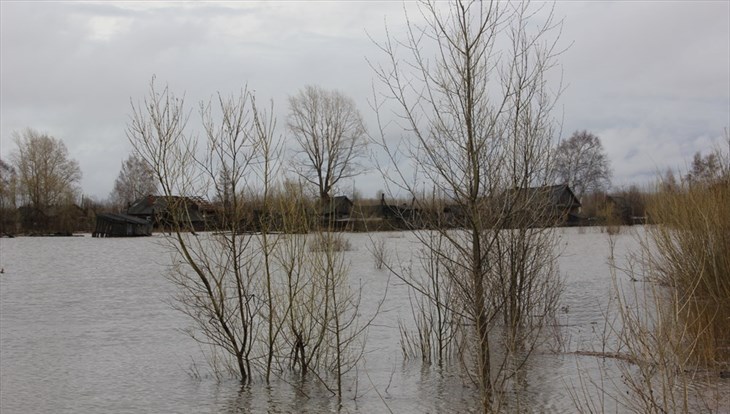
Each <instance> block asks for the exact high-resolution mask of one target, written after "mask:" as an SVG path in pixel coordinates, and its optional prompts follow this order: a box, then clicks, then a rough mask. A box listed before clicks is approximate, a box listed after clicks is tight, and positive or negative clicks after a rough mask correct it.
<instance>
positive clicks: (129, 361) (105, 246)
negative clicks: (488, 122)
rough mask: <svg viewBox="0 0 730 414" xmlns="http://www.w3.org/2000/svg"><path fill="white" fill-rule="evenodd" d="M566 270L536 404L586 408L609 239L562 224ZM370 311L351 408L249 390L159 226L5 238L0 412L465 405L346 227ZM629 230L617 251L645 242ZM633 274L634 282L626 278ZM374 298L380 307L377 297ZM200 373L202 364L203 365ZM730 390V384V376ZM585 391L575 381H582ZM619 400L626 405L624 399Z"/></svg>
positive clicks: (462, 389)
mask: <svg viewBox="0 0 730 414" xmlns="http://www.w3.org/2000/svg"><path fill="white" fill-rule="evenodd" d="M557 231H558V232H559V234H560V248H561V252H562V254H561V257H560V259H559V267H560V271H561V273H562V275H563V276H564V278H565V291H564V294H563V296H562V311H561V316H560V325H561V329H562V332H563V349H562V352H560V353H541V354H538V355H535V356H534V358H533V359H532V361H531V363H530V367H529V368H528V374H527V376H526V379H525V381H526V383H527V385H526V387H525V392H526V393H528V394H529V396H528V398H526V401H529V406H527V407H524V410H525V411H527V412H556V413H557V412H574V411H575V410H576V409H575V407H574V404H573V402H572V399H571V397H570V394H569V389H570V388H571V387H575V386H576V384H578V382H579V376H578V371H579V369H578V367H581V369H583V370H588V371H590V370H591V369H594V368H592V367H595V366H596V364H597V362H596V358H595V357H579V356H576V355H575V354H573V353H571V352H573V351H575V350H593V349H594V348H595V346H596V344H597V343H600V337H601V329H602V326H603V325H604V321H605V317H604V314H605V312H606V309H607V304H608V300H609V297H610V295H611V293H610V292H611V286H612V282H611V277H610V272H609V267H608V265H607V257H608V254H609V247H608V239H607V236H606V235H605V234H603V233H601V232H600V231H599V229H598V228H592V229H583V230H579V229H559V230H557ZM345 236H346V237H347V238H348V239H349V240H350V244H351V246H352V249H351V250H350V251H348V252H346V253H345V255H346V260H347V261H348V262H349V263H350V269H351V276H350V277H351V280H352V281H353V284H356V285H360V284H362V286H363V287H364V288H363V300H362V303H363V307H364V308H363V312H362V313H363V314H365V315H367V314H369V313H370V312H374V307H375V305H376V304H377V303H378V301H379V299H380V298H382V297H383V295H384V292H385V289H386V286H388V292H387V296H386V300H385V303H384V304H383V306H382V308H381V311H380V313H379V314H378V315H377V317H376V319H375V320H374V322H373V325H372V326H371V327H370V329H369V331H368V334H367V342H366V352H365V357H364V360H363V363H362V364H361V366H360V367H359V368H358V370H357V373H356V375H355V379H354V380H353V381H349V382H348V389H347V390H346V394H345V396H344V401H343V403H342V406H339V405H338V403H337V401H336V399H335V398H333V397H332V395H331V394H330V393H329V392H327V391H326V390H324V389H321V387H318V386H317V385H316V384H303V385H301V386H297V385H296V384H294V385H292V384H290V381H291V378H281V379H274V380H273V381H272V383H271V384H270V385H268V386H267V385H265V383H264V381H263V380H262V379H256V378H255V379H254V381H253V384H252V385H250V386H247V387H242V386H241V385H240V383H239V382H238V381H236V380H235V379H230V378H223V379H216V378H215V377H213V376H211V375H209V374H207V373H206V372H207V371H206V368H205V366H206V362H205V359H204V357H203V356H202V354H201V349H200V347H199V345H198V344H197V343H195V342H194V341H193V340H191V339H190V338H189V337H188V336H187V335H186V334H185V333H183V332H181V330H182V329H184V328H186V327H189V326H190V321H189V320H188V319H187V317H186V316H185V315H183V314H181V313H180V312H178V311H176V310H174V309H172V307H171V305H170V304H169V301H170V299H171V297H172V295H173V294H174V293H175V292H174V286H172V285H171V283H170V281H169V280H168V279H166V278H165V277H164V272H165V269H166V266H167V265H169V261H170V255H169V254H168V251H167V248H166V247H165V244H164V243H163V238H162V237H161V236H159V235H157V236H153V237H150V238H134V239H124V238H121V239H111V238H110V239H95V238H91V237H90V236H89V235H86V236H85V237H73V238H15V239H0V266H2V267H3V268H4V274H2V275H0V412H1V413H3V414H10V413H79V412H110V413H127V412H129V413H137V412H160V413H161V412H170V413H172V412H174V413H221V412H336V411H338V410H339V411H341V412H362V413H372V412H388V411H389V410H390V411H392V412H395V413H421V412H466V411H472V410H474V409H475V407H477V406H478V404H477V403H475V402H477V401H478V394H476V392H475V391H474V390H473V387H469V386H464V383H463V379H462V378H461V377H460V376H459V375H457V374H455V373H453V372H449V371H448V370H439V369H438V368H436V367H427V366H422V364H421V363H420V361H404V358H403V355H402V352H401V348H400V343H399V340H400V336H399V328H398V322H399V321H405V322H408V321H410V320H411V319H412V315H411V310H410V305H409V300H408V290H407V288H406V286H405V285H404V284H403V283H401V282H399V281H398V280H395V279H392V278H391V279H390V280H389V278H388V274H387V272H386V271H385V270H377V269H375V266H374V259H373V257H372V255H371V254H370V252H369V250H368V247H367V246H368V244H369V243H370V239H369V236H368V235H366V234H346V235H345ZM373 237H378V238H384V239H385V244H386V247H387V248H388V250H389V251H391V252H394V251H398V252H400V254H401V256H402V255H403V254H404V253H407V252H408V251H411V250H415V249H417V245H416V244H415V242H414V240H413V237H412V236H411V235H409V234H408V233H378V234H375V235H374V236H373ZM637 246H638V244H637V241H636V240H635V238H634V236H633V235H632V234H631V232H629V231H625V232H623V233H622V234H621V235H619V236H618V237H617V244H616V254H617V256H624V255H626V254H627V253H629V252H632V251H634V250H636V249H637ZM622 282H626V283H632V282H631V281H629V280H628V279H627V280H624V281H622ZM368 307H370V308H368ZM196 370H197V372H198V373H199V375H193V374H191V373H192V372H195V371H196ZM728 387H729V388H728V390H730V383H728ZM573 389H574V388H573ZM619 411H620V410H619Z"/></svg>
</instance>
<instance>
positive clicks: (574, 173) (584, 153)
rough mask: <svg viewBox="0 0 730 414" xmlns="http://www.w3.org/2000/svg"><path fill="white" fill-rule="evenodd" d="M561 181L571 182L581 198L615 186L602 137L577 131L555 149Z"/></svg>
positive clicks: (556, 164) (576, 193)
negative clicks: (612, 181) (612, 184)
mask: <svg viewBox="0 0 730 414" xmlns="http://www.w3.org/2000/svg"><path fill="white" fill-rule="evenodd" d="M555 168H556V171H557V177H558V180H559V181H560V182H561V183H563V184H568V185H570V187H571V188H572V189H573V192H574V193H575V195H576V197H578V199H579V200H580V199H581V197H583V195H585V194H587V193H592V192H596V191H606V190H608V187H610V185H611V164H610V161H609V159H608V156H607V155H606V151H605V150H604V149H603V145H602V144H601V140H600V139H599V138H598V137H597V136H595V135H593V134H591V133H590V132H588V131H585V130H583V131H575V132H574V133H573V135H571V137H570V138H568V139H567V140H565V141H562V142H561V143H560V144H558V147H557V148H556V150H555Z"/></svg>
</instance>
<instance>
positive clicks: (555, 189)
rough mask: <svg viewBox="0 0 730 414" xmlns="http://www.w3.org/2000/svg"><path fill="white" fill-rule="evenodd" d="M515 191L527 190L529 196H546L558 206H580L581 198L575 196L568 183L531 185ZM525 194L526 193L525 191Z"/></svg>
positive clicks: (551, 202)
mask: <svg viewBox="0 0 730 414" xmlns="http://www.w3.org/2000/svg"><path fill="white" fill-rule="evenodd" d="M514 191H515V192H523V191H524V192H526V194H527V196H528V198H530V199H532V198H533V197H535V199H537V197H546V198H547V202H548V203H549V204H550V205H551V206H553V207H558V208H572V207H580V206H581V204H580V200H578V197H576V196H575V194H574V193H573V190H571V189H570V186H568V184H557V185H546V186H542V187H529V188H526V189H516V190H514ZM523 194H524V193H523Z"/></svg>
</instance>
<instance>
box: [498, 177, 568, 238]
mask: <svg viewBox="0 0 730 414" xmlns="http://www.w3.org/2000/svg"><path fill="white" fill-rule="evenodd" d="M502 207H503V208H505V209H506V211H507V217H508V218H509V222H510V223H511V224H512V225H513V226H515V225H527V226H536V227H537V226H564V225H577V224H580V223H581V221H582V219H581V216H580V207H581V204H580V200H578V198H577V197H576V196H575V194H574V193H573V190H571V189H570V187H569V186H568V185H567V184H558V185H548V186H541V187H529V188H517V189H513V190H511V191H509V192H507V194H506V196H505V200H504V203H503V204H502ZM520 220H522V222H521V223H520V222H519V221H520Z"/></svg>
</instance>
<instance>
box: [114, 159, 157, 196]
mask: <svg viewBox="0 0 730 414" xmlns="http://www.w3.org/2000/svg"><path fill="white" fill-rule="evenodd" d="M156 193H157V177H155V172H154V171H153V170H152V167H151V166H150V165H149V164H148V163H147V162H146V161H145V160H144V159H142V158H140V157H139V156H137V155H136V154H132V155H130V156H129V157H128V158H127V159H126V160H125V161H124V162H123V163H122V169H121V170H120V171H119V175H118V176H117V179H116V180H115V181H114V190H112V193H111V196H110V197H111V201H112V203H114V204H115V205H116V206H117V207H118V208H124V207H126V206H127V205H128V204H129V203H132V202H133V201H135V200H137V199H139V198H141V197H144V196H147V195H150V194H152V195H155V194H156Z"/></svg>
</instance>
